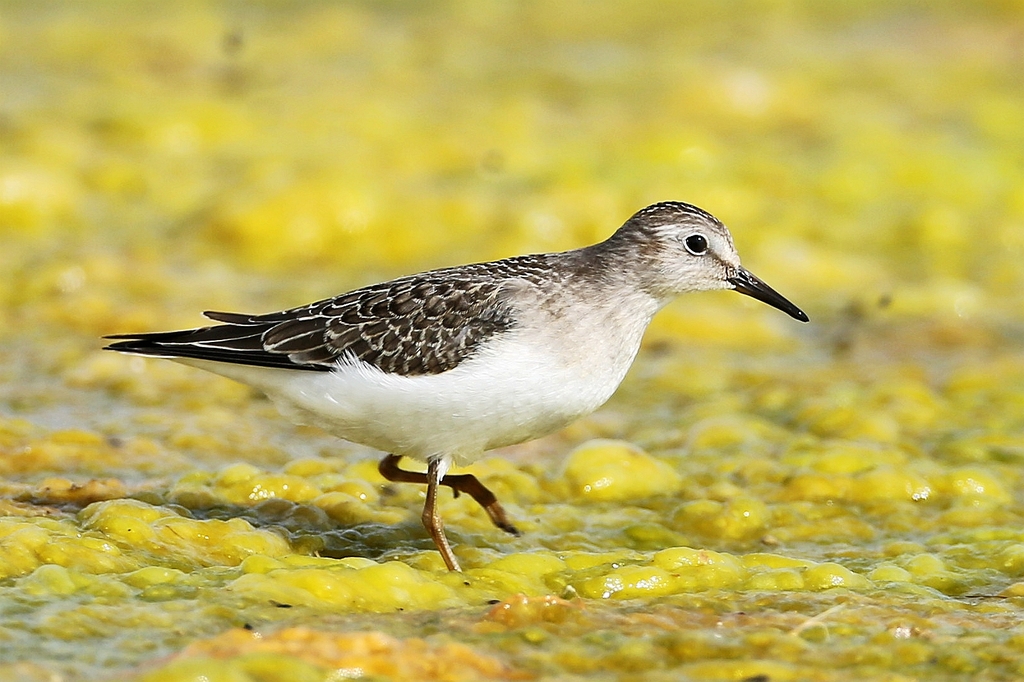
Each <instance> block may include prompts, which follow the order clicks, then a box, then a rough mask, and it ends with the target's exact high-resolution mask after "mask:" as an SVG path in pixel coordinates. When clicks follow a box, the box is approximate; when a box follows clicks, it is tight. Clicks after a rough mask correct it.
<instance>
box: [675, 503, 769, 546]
mask: <svg viewBox="0 0 1024 682" xmlns="http://www.w3.org/2000/svg"><path fill="white" fill-rule="evenodd" d="M770 519H771V515H770V513H769V511H768V507H767V506H766V505H765V504H764V502H762V501H761V500H758V499H756V498H752V497H746V496H741V497H736V498H733V499H731V500H728V501H726V502H714V501H712V500H700V501H697V502H691V503H689V504H687V505H685V506H683V507H682V508H680V510H679V513H677V514H676V516H675V517H674V519H673V520H674V521H675V523H677V524H679V526H680V527H681V528H682V529H684V530H689V531H692V532H695V533H699V534H701V535H705V536H711V537H717V538H724V539H729V540H746V539H752V538H756V537H760V536H761V535H762V534H763V533H764V531H765V530H766V528H767V527H768V524H769V522H770Z"/></svg>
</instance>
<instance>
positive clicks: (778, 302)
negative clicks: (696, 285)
mask: <svg viewBox="0 0 1024 682" xmlns="http://www.w3.org/2000/svg"><path fill="white" fill-rule="evenodd" d="M728 281H729V284H731V285H733V287H734V288H735V289H736V291H738V292H740V293H741V294H746V295H747V296H750V297H751V298H756V299H757V300H759V301H761V302H763V303H767V304H768V305H770V306H772V307H773V308H778V309H779V310H781V311H782V312H784V313H786V314H787V315H789V316H791V317H795V318H796V319H798V320H800V321H801V322H807V321H808V319H809V318H808V317H807V314H806V313H805V312H804V311H802V310H800V309H799V308H797V307H796V306H795V305H793V304H792V303H790V302H789V300H788V299H787V298H786V297H785V296H783V295H782V294H780V293H779V292H777V291H775V289H772V288H771V287H770V286H768V285H767V284H765V283H764V282H762V281H761V280H759V279H758V278H757V277H754V275H753V274H751V273H750V271H749V270H747V269H746V268H739V269H738V270H737V271H736V274H735V275H733V276H732V277H730V278H729V280H728Z"/></svg>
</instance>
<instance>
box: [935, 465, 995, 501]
mask: <svg viewBox="0 0 1024 682" xmlns="http://www.w3.org/2000/svg"><path fill="white" fill-rule="evenodd" d="M935 487H936V490H937V491H938V492H940V493H946V494H951V495H955V496H957V497H966V498H971V499H972V500H979V501H981V500H985V501H988V502H989V503H990V504H1007V503H1009V502H1010V500H1011V497H1010V493H1009V492H1008V491H1007V490H1006V487H1005V486H1004V485H1003V483H1002V482H1001V481H1000V480H999V479H998V478H997V477H996V476H995V475H993V474H992V473H991V472H988V471H985V470H983V469H978V468H964V469H954V470H952V471H948V472H946V473H945V474H943V475H942V476H940V477H939V478H937V479H936V481H935Z"/></svg>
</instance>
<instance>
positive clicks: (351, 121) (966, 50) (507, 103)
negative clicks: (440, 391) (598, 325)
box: [0, 0, 1024, 682]
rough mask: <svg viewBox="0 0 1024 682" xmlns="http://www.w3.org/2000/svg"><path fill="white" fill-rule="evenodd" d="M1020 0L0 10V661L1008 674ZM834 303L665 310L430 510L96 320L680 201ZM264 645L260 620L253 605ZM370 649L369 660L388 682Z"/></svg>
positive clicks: (767, 674) (442, 254)
mask: <svg viewBox="0 0 1024 682" xmlns="http://www.w3.org/2000/svg"><path fill="white" fill-rule="evenodd" d="M1022 35H1024V5H1021V3H1020V2H1013V1H1012V0H1006V1H1004V2H999V1H997V0H993V1H991V2H973V3H955V2H941V1H940V2H932V3H883V2H865V3H853V2H830V1H828V0H821V1H819V2H814V1H810V0H807V1H804V2H767V1H765V2H736V3H725V2H717V1H714V2H712V1H710V0H709V1H708V2H680V3H677V2H667V1H666V2H652V3H634V2H527V3H514V2H486V1H483V0H464V1H463V2H461V3H460V2H388V3H371V2H367V3H337V4H335V3H322V4H320V3H290V2H268V3H266V4H256V5H254V4H251V3H225V4H224V5H202V4H180V3H142V2H133V3H127V2H126V3H114V2H102V3H92V4H87V3H78V2H67V3H39V2H28V1H26V2H20V3H19V2H10V1H9V2H5V3H3V4H2V5H0V83H2V85H0V241H2V248H0V273H2V277H0V679H5V680H6V679H18V680H29V681H32V680H52V679H57V678H55V677H53V676H54V675H58V676H63V677H64V679H103V678H106V677H109V678H114V677H117V678H124V677H134V678H136V679H141V680H145V681H146V682H172V681H174V682H177V681H185V680H200V679H202V680H207V681H217V682H219V681H230V682H243V681H259V682H270V681H272V680H301V681H305V680H310V681H314V680H328V679H332V680H336V679H342V678H345V677H352V676H357V675H359V674H364V675H366V676H368V677H372V678H375V679H401V680H421V679H446V680H460V679H465V680H482V679H514V680H531V679H549V680H554V679H560V680H573V679H594V680H618V679H624V680H640V679H645V680H648V679H649V680H677V679H693V680H708V679H717V680H743V679H751V680H850V679H885V680H940V679H963V678H965V677H972V678H973V679H986V680H996V679H1016V678H1020V677H1022V676H1024V620H1022V618H1024V494H1022V475H1021V472H1022V465H1024V353H1022V348H1024V343H1022V341H1024V296H1022V293H1021V292H1022V291H1024V266H1022V263H1024V123H1022V122H1024V86H1022V81H1021V74H1022V73H1024V49H1022V47H1021V45H1022V42H1021V41H1022V38H1021V36H1022ZM663 199H681V200H687V201H691V202H693V203H696V204H698V205H700V206H702V207H704V208H706V209H708V210H710V211H712V212H713V213H715V214H716V215H718V216H719V217H721V218H722V219H723V220H724V221H725V222H726V223H727V224H729V225H730V226H731V227H732V229H733V232H734V234H735V237H736V241H737V245H738V247H739V250H740V252H741V254H742V255H743V257H744V262H745V264H746V265H747V266H749V267H750V269H751V270H753V271H754V272H755V273H757V274H758V275H760V276H761V277H763V278H764V279H765V280H767V281H768V282H770V283H771V284H772V285H773V286H775V287H776V288H778V289H779V290H780V291H782V292H783V293H785V294H786V295H788V296H790V297H791V298H792V299H793V300H794V301H795V302H796V303H797V304H799V305H801V306H802V307H804V308H805V309H806V310H807V311H808V313H809V314H810V316H811V319H812V324H811V325H806V326H804V325H799V324H797V323H796V322H794V321H792V320H790V319H788V318H787V317H785V316H784V315H782V314H781V313H779V312H778V311H775V310H772V309H769V308H768V307H766V306H762V305H760V304H757V303H755V302H752V301H749V300H741V297H740V296H737V295H736V294H732V293H715V294H699V295H691V296H689V297H686V298H684V299H682V300H680V301H678V302H676V303H675V304H673V305H672V306H670V307H669V308H668V309H666V310H665V311H663V312H662V313H661V315H660V316H659V318H658V319H657V321H656V323H655V325H654V326H653V327H652V329H651V331H650V333H649V334H648V337H647V340H646V342H645V347H644V350H643V351H642V353H641V355H640V357H639V359H638V362H637V365H636V367H635V368H634V370H633V371H632V372H631V374H630V376H629V377H628V378H627V380H626V382H625V384H624V386H623V387H622V389H621V390H620V392H619V393H618V394H617V395H616V397H615V398H613V399H612V401H611V402H610V403H609V405H608V406H607V407H606V408H604V409H603V410H601V411H600V412H598V413H597V414H595V415H594V416H592V417H590V418H587V419H585V420H583V421H581V422H579V423H578V424H576V425H574V426H572V427H570V428H569V429H567V430H566V431H564V432H562V433H560V434H557V435H555V436H552V437H550V438H547V439H544V440H541V441H538V442H535V443H530V444H526V445H523V446H519V447H517V448H514V449H511V450H509V451H506V452H503V453H498V454H495V455H494V456H492V457H490V458H488V459H486V460H484V461H481V462H480V463H478V464H476V465H474V467H473V468H472V470H473V471H474V472H475V473H476V474H477V475H479V476H480V477H481V478H482V479H483V480H484V481H485V482H486V483H487V485H489V486H490V487H492V488H493V489H494V490H495V492H497V493H498V495H499V497H500V498H501V499H502V500H503V502H504V503H505V505H506V508H507V509H508V510H509V512H510V513H511V515H512V516H513V518H514V520H515V523H516V524H517V525H518V526H519V527H520V528H521V529H522V530H523V531H525V532H524V534H523V536H522V537H520V538H511V537H509V536H507V535H505V534H503V533H502V532H501V531H499V530H497V529H495V528H493V527H491V526H490V525H489V523H488V521H487V518H486V516H485V515H484V514H483V513H482V511H481V510H480V509H479V508H478V507H476V506H475V505H474V503H473V502H472V500H469V499H465V496H463V498H460V499H457V500H456V499H452V498H451V497H450V496H448V495H445V497H444V500H443V503H442V513H443V515H444V517H445V519H446V521H447V523H448V527H449V534H450V537H451V539H452V541H453V542H454V544H455V545H456V553H457V554H458V556H459V559H460V561H461V562H462V564H463V566H464V567H465V568H466V569H467V570H466V572H465V574H464V575H456V574H448V573H446V572H445V571H444V570H443V566H442V564H441V561H440V558H439V557H438V555H437V554H436V552H434V551H433V549H432V545H431V543H430V541H429V540H428V539H427V538H426V536H425V533H424V531H423V529H422V528H421V526H420V524H419V509H420V506H421V504H422V490H420V489H418V488H417V487H416V486H408V485H405V486H402V485H394V486H389V485H384V482H383V481H382V480H381V479H380V478H379V476H378V475H377V474H376V471H375V462H376V459H377V458H378V457H379V453H375V452H372V451H369V450H367V449H366V448H363V447H359V446H355V445H351V444H346V443H342V442H338V441H335V440H332V439H331V438H329V437H327V436H325V435H324V434H322V433H319V432H317V431H315V430H312V429H305V428H300V427H295V426H291V425H290V424H288V423H287V422H286V421H285V420H284V419H283V418H280V417H278V416H277V415H276V412H275V411H274V409H273V408H272V406H271V405H270V404H269V403H268V402H266V401H265V400H264V399H262V398H260V397H259V396H257V395H255V394H253V393H252V392H250V391H249V390H248V389H246V388H244V387H241V386H238V385H235V384H232V383H230V382H228V381H226V380H223V379H220V378H217V377H215V376H212V375H207V374H204V373H201V372H199V371H197V370H192V369H188V368H185V367H181V366H178V365H175V364H173V363H170V362H166V361H159V360H152V361H150V360H143V359H138V358H130V357H125V356H118V355H114V354H110V353H102V352H100V351H99V350H98V348H99V346H100V342H99V340H98V338H97V337H98V336H100V335H101V334H105V333H113V332H119V331H120V332H124V331H142V330H151V329H161V328H174V327H179V326H191V325H196V324H199V323H200V322H201V318H200V317H199V314H198V313H199V312H200V311H202V310H205V309H216V310H243V311H252V312H261V311H269V310H273V309H277V308H280V307H285V306H291V305H298V304H302V303H305V302H307V301H310V300H313V299H315V298H319V297H324V296H328V295H332V294H334V293H338V292H340V291H342V290H345V289H347V288H351V287H355V286H358V285H361V284H367V283H370V282H373V281H378V280H381V279H386V278H390V277H393V276H397V275H399V274H403V273H408V272H412V271H416V270H421V269H426V268H430V267H438V266H443V265H450V264H454V263H458V262H465V261H470V260H484V259H489V258H495V257H502V256H507V255H512V254H515V253H520V252H527V251H547V250H556V249H562V248H571V247H574V246H579V245H582V244H585V243H588V242H592V241H595V240H598V239H601V238H603V237H604V236H606V235H608V234H609V233H610V232H611V231H612V230H613V229H614V228H615V227H617V225H618V224H619V223H620V222H621V221H622V220H623V219H625V218H626V217H627V216H628V215H629V214H630V213H631V212H632V211H634V210H635V209H637V208H640V207H641V206H643V205H645V204H647V203H651V202H653V201H657V200H663ZM244 628H249V629H251V631H249V630H246V629H244ZM360 671H362V672H361V673H360Z"/></svg>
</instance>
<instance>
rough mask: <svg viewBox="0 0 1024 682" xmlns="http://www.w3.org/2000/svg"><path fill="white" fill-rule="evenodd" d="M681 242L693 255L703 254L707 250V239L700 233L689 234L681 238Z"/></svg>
mask: <svg viewBox="0 0 1024 682" xmlns="http://www.w3.org/2000/svg"><path fill="white" fill-rule="evenodd" d="M683 244H684V245H685V246H686V250H687V251H689V252H690V253H692V254H693V255H694V256H703V255H704V253H705V252H706V251H707V250H708V240H707V238H706V237H705V236H704V235H702V234H691V235H690V236H689V237H687V238H686V239H684V240H683Z"/></svg>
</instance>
